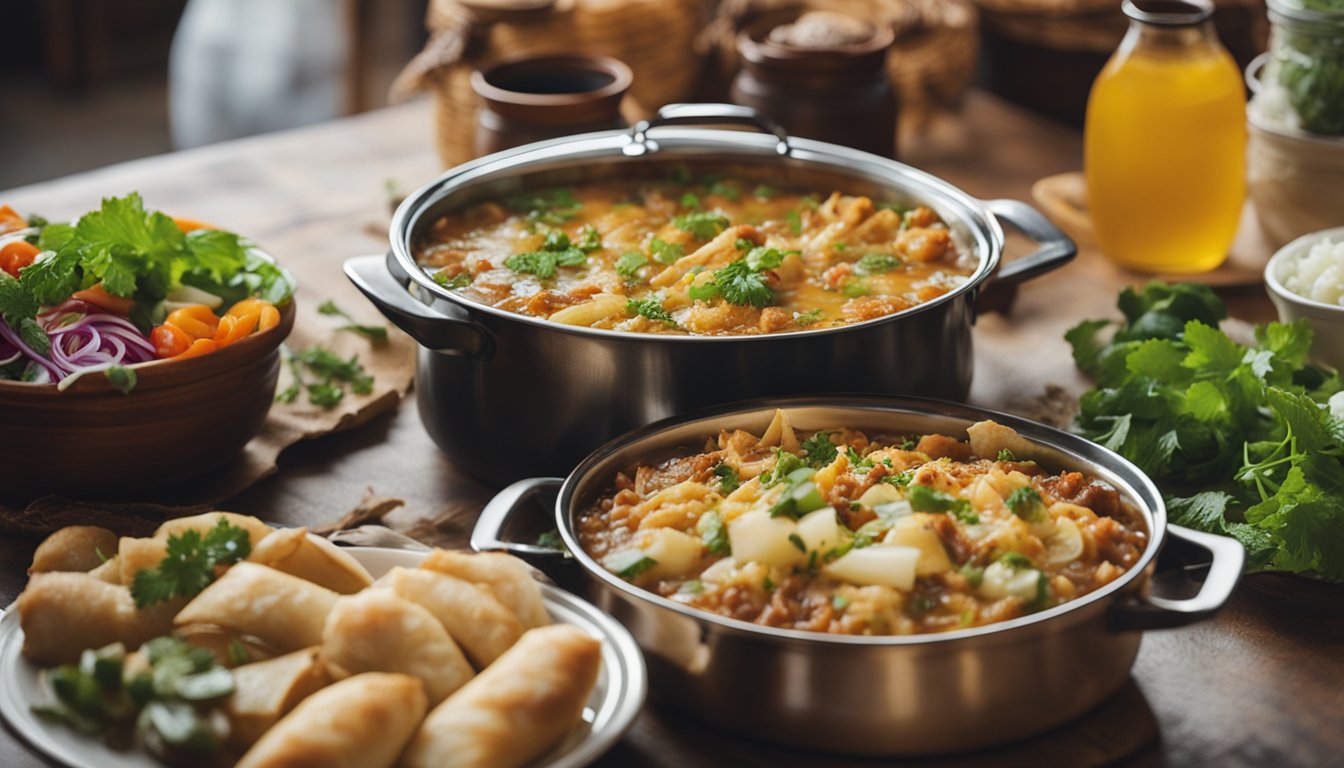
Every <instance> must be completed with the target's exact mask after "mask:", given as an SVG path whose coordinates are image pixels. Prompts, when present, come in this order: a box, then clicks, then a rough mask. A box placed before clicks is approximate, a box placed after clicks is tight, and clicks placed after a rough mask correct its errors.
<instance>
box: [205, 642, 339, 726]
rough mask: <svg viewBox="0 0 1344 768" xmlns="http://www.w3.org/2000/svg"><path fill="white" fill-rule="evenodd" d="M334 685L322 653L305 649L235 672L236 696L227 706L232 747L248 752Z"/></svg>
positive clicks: (241, 668)
mask: <svg viewBox="0 0 1344 768" xmlns="http://www.w3.org/2000/svg"><path fill="white" fill-rule="evenodd" d="M330 682H331V676H330V675H328V674H327V668H326V666H325V665H323V664H322V660H321V659H319V658H318V649H317V648H316V647H313V648H304V649H303V650H302V651H295V652H293V653H287V654H285V655H284V656H277V657H275V658H274V659H267V660H266V661H258V662H255V663H252V664H244V665H242V666H241V667H235V668H234V670H233V684H234V689H233V693H232V694H230V695H229V698H228V700H227V701H225V703H224V711H225V712H226V713H227V714H228V716H229V722H230V724H231V727H230V729H229V743H230V744H232V745H233V746H234V747H236V748H237V749H240V750H241V749H246V748H247V747H250V746H252V745H253V744H255V743H256V742H257V740H258V739H260V738H261V735H262V734H263V733H265V732H266V731H268V730H270V729H271V726H273V725H275V724H276V722H277V721H279V720H280V718H282V717H284V716H285V715H286V714H288V713H289V711H290V710H292V709H294V707H296V706H297V705H298V703H299V702H301V701H303V700H304V699H306V698H308V697H309V696H311V695H313V694H314V693H316V692H317V691H319V690H321V689H322V688H323V687H324V686H326V685H327V684H328V683H330Z"/></svg>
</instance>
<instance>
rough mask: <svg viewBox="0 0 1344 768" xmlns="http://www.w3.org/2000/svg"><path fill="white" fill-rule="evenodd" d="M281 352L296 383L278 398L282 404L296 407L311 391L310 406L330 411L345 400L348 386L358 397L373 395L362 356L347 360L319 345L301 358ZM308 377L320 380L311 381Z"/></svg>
mask: <svg viewBox="0 0 1344 768" xmlns="http://www.w3.org/2000/svg"><path fill="white" fill-rule="evenodd" d="M281 352H282V355H283V357H284V358H285V362H286V364H287V365H288V366H289V370H290V374H291V378H292V381H291V382H290V385H289V386H288V387H286V388H285V389H284V390H282V391H281V392H280V393H279V394H277V395H276V396H275V399H276V400H277V401H279V402H282V403H292V402H294V400H295V399H297V398H298V396H299V393H300V392H303V391H307V393H308V402H310V403H312V404H313V405H320V406H322V407H324V408H330V407H333V406H335V405H336V404H338V403H340V402H341V400H342V399H344V398H345V387H346V386H348V387H349V388H350V391H351V392H354V393H355V394H357V395H367V394H370V393H371V392H373V377H372V376H370V375H369V374H368V373H366V372H365V371H364V366H362V365H360V363H359V356H358V355H351V356H350V358H349V359H346V358H343V357H340V356H339V355H337V354H336V353H334V352H332V351H331V350H328V349H326V348H324V347H321V346H319V345H313V346H310V347H308V348H307V349H305V350H304V351H303V352H302V353H300V354H298V355H296V354H294V353H293V352H291V351H290V349H289V348H288V347H281ZM307 374H312V375H314V376H316V377H317V380H316V381H312V380H310V379H309V377H308V375H307Z"/></svg>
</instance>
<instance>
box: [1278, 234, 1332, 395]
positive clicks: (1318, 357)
mask: <svg viewBox="0 0 1344 768" xmlns="http://www.w3.org/2000/svg"><path fill="white" fill-rule="evenodd" d="M1325 240H1329V241H1330V242H1332V243H1337V244H1338V243H1344V227H1336V228H1334V229H1323V230H1321V231H1320V232H1313V233H1311V234H1309V235H1303V236H1301V237H1299V238H1297V239H1296V240H1293V241H1292V242H1290V243H1288V244H1287V245H1285V246H1283V247H1282V248H1280V249H1279V250H1278V251H1277V252H1275V254H1274V255H1273V256H1272V257H1271V258H1270V260H1269V263H1268V264H1266V265H1265V286H1266V287H1267V288H1268V289H1269V299H1270V301H1272V302H1274V307H1275V308H1276V309H1278V311H1279V319H1280V320H1282V321H1283V322H1285V323H1291V322H1293V321H1295V320H1299V319H1305V320H1306V321H1307V324H1308V325H1310V326H1311V330H1312V332H1313V333H1314V336H1313V338H1312V342H1311V358H1312V360H1314V361H1316V362H1318V363H1324V364H1325V365H1329V366H1332V367H1334V368H1338V369H1344V306H1340V305H1338V304H1327V303H1325V302H1322V301H1316V300H1314V299H1309V298H1307V297H1306V296H1302V295H1300V294H1296V293H1293V292H1292V291H1290V290H1288V288H1287V286H1286V285H1285V281H1286V280H1287V278H1288V276H1289V275H1290V274H1291V271H1292V263H1293V262H1294V261H1295V260H1297V259H1298V258H1301V257H1303V256H1305V255H1306V254H1307V252H1308V251H1310V250H1311V248H1312V246H1314V245H1316V244H1318V243H1321V242H1323V241H1325Z"/></svg>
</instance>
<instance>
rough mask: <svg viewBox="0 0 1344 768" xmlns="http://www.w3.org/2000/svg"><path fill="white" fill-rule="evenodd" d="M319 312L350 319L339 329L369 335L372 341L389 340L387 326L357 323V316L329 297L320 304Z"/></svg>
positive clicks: (318, 306)
mask: <svg viewBox="0 0 1344 768" xmlns="http://www.w3.org/2000/svg"><path fill="white" fill-rule="evenodd" d="M317 313H318V314H319V315H327V316H329V317H341V318H344V319H345V320H347V321H349V322H348V323H347V324H346V325H343V326H341V327H340V328H338V329H337V330H339V331H350V332H352V333H358V334H359V335H361V336H365V337H367V338H368V339H370V340H371V341H380V342H381V341H387V326H385V325H363V324H361V323H357V322H355V318H353V317H351V316H350V315H349V314H348V313H347V312H346V311H345V310H343V309H341V308H340V307H338V306H336V302H334V301H332V300H331V299H327V300H326V301H324V302H322V303H321V304H318V305H317Z"/></svg>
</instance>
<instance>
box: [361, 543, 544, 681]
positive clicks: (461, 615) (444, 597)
mask: <svg viewBox="0 0 1344 768" xmlns="http://www.w3.org/2000/svg"><path fill="white" fill-rule="evenodd" d="M378 584H379V585H380V586H386V587H388V588H389V589H391V590H392V591H393V592H396V593H397V594H398V595H400V596H401V597H403V598H405V599H407V600H410V601H411V602H413V603H415V604H416V605H419V606H421V607H423V608H425V609H426V610H428V611H429V612H430V613H432V614H434V618H436V619H438V620H439V623H440V624H442V625H443V628H444V629H446V630H448V635H449V636H450V637H452V638H453V639H454V640H456V641H457V644H458V645H460V646H462V650H463V651H465V652H466V654H467V658H468V659H470V660H471V663H472V665H474V666H475V667H476V668H477V669H485V668H486V667H487V666H489V665H490V663H491V662H493V661H494V660H495V659H497V658H499V657H500V655H501V654H503V653H504V652H505V651H507V650H508V649H509V648H510V647H512V646H513V644H514V643H516V642H518V638H520V637H522V635H523V625H522V623H521V622H519V621H518V619H517V618H515V617H514V615H513V612H511V611H510V610H509V609H508V608H505V607H504V606H503V605H502V604H501V603H500V602H499V601H498V600H496V599H495V596H494V594H493V593H491V592H490V590H488V589H486V588H485V587H478V586H476V585H475V584H472V583H471V582H468V581H463V580H462V579H459V578H455V577H453V576H448V575H446V574H442V573H437V572H435V571H427V570H425V569H423V568H393V569H392V570H391V571H388V572H387V574H386V575H384V576H383V577H382V578H380V579H378Z"/></svg>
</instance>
